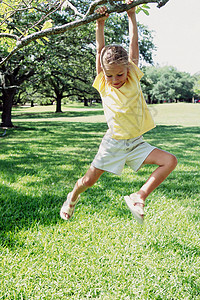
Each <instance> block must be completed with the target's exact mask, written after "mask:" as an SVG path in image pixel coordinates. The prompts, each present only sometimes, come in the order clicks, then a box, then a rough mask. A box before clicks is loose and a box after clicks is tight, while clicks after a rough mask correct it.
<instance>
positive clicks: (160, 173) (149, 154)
mask: <svg viewBox="0 0 200 300" xmlns="http://www.w3.org/2000/svg"><path fill="white" fill-rule="evenodd" d="M132 1H133V0H126V3H127V4H130V3H131V2H132ZM106 11H107V8H106V7H105V6H103V7H101V8H99V9H98V10H97V11H96V12H97V13H100V14H102V15H103V16H102V17H101V18H100V19H98V20H97V22H96V47H97V54H96V70H97V77H96V79H95V81H94V83H93V86H94V87H95V88H96V89H97V90H98V91H99V93H100V95H101V98H102V103H103V107H104V113H105V117H106V120H107V123H108V128H109V129H108V131H107V133H106V134H105V136H104V137H103V140H102V142H101V145H100V147H99V151H98V153H97V155H96V157H95V158H94V160H93V162H92V164H91V166H90V168H89V170H88V171H87V172H86V174H85V175H84V176H83V177H82V178H80V179H79V180H78V181H77V182H76V184H75V186H74V189H73V190H72V192H71V193H69V194H68V196H67V200H66V201H65V202H64V204H63V206H62V208H61V211H60V216H61V218H63V219H64V220H68V219H70V218H71V216H72V215H73V212H74V208H75V205H76V203H77V202H78V200H79V196H80V194H81V193H82V192H84V191H85V190H87V189H88V188H89V187H91V186H93V185H94V184H95V183H96V181H97V180H98V179H99V178H100V176H101V175H102V174H103V173H104V172H105V171H107V172H111V173H114V174H117V175H120V174H121V172H122V170H123V167H124V165H125V163H126V164H127V165H129V166H130V167H131V168H132V169H133V170H134V171H138V170H139V169H140V167H141V166H142V165H143V164H155V165H157V168H156V169H155V171H154V172H153V173H152V174H151V175H150V177H149V178H148V180H147V181H146V183H145V184H144V185H143V186H142V187H141V188H140V190H139V191H137V192H136V193H133V194H130V195H129V196H125V197H124V199H125V201H126V203H127V205H128V207H129V209H130V211H131V212H132V214H133V216H134V217H135V218H136V220H137V221H138V222H139V223H141V224H142V223H143V219H144V203H145V199H146V198H147V197H148V195H149V194H150V193H151V192H152V191H153V190H154V189H155V188H156V187H158V186H159V185H160V184H161V183H162V182H163V180H164V179H165V178H166V177H167V176H168V175H169V174H170V173H171V172H172V171H173V170H174V168H175V167H176V165H177V159H176V157H175V156H174V155H172V154H170V153H168V152H165V151H163V150H160V149H158V148H156V147H154V146H151V145H150V144H148V143H147V142H145V141H144V140H143V137H142V134H144V133H145V132H147V131H149V130H151V129H152V128H154V127H155V124H154V121H153V119H152V116H151V114H150V112H149V110H148V107H147V105H146V102H145V100H144V98H143V95H142V91H141V88H140V79H141V77H142V76H143V73H142V72H141V71H140V69H139V68H138V61H139V48H138V32H137V23H136V16H135V8H132V9H130V10H128V11H127V14H128V20H129V38H130V45H129V54H128V53H127V52H126V50H125V49H124V48H123V47H122V46H120V45H108V46H105V40H104V25H105V20H106V19H107V18H108V14H107V13H106Z"/></svg>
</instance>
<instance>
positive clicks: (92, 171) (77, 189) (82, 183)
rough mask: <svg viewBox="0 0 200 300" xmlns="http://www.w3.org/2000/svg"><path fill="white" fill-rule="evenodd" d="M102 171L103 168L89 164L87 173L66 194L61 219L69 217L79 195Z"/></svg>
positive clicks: (92, 183) (95, 180)
mask: <svg viewBox="0 0 200 300" xmlns="http://www.w3.org/2000/svg"><path fill="white" fill-rule="evenodd" d="M103 173H104V171H103V170H100V169H97V168H95V167H93V166H91V167H90V168H89V170H88V171H87V173H86V174H85V175H84V176H83V177H82V178H80V179H79V180H78V181H77V182H76V184H75V186H74V189H73V190H72V192H71V193H69V194H68V196H67V200H66V201H65V202H64V203H63V206H62V208H61V211H60V216H61V218H62V219H64V220H69V219H70V218H71V216H72V215H73V212H74V208H75V205H76V203H77V202H78V198H79V195H80V194H81V193H83V192H84V191H86V190H87V189H88V188H89V187H91V186H93V185H94V184H95V183H96V182H97V180H98V179H99V177H100V176H101V175H102V174H103Z"/></svg>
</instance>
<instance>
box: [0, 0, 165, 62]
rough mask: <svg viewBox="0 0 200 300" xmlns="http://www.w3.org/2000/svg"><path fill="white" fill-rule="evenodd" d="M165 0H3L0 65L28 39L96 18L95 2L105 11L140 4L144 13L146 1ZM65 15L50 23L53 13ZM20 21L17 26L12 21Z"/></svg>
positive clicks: (161, 0)
mask: <svg viewBox="0 0 200 300" xmlns="http://www.w3.org/2000/svg"><path fill="white" fill-rule="evenodd" d="M168 1H169V0H135V1H133V2H132V3H131V4H129V5H127V4H125V3H124V1H120V0H95V1H91V0H88V1H85V0H81V1H75V0H72V1H68V0H49V1H44V0H43V1H42V0H39V1H35V0H23V1H20V0H15V1H13V0H4V1H1V7H0V30H1V33H0V38H1V43H3V44H4V45H6V46H7V51H8V52H9V54H8V55H6V56H5V57H3V59H2V61H1V63H0V64H3V63H5V62H6V61H7V60H8V59H9V58H10V57H12V56H13V55H14V54H15V53H16V52H17V51H19V49H21V48H23V47H25V46H26V45H28V44H29V43H30V42H32V41H34V40H37V41H38V42H39V43H41V40H40V39H41V38H43V39H45V40H47V39H48V38H47V37H48V36H50V35H55V34H60V33H64V32H66V31H69V30H71V29H73V28H76V27H79V26H82V25H84V24H88V23H90V22H92V21H94V20H96V19H98V18H99V16H100V15H98V14H96V13H95V9H96V8H97V6H98V5H102V4H104V5H107V6H108V13H110V14H111V13H113V12H118V13H121V12H124V11H126V10H128V9H129V8H131V7H134V6H138V5H141V6H140V7H139V8H138V10H137V11H140V10H143V11H144V12H145V13H148V12H147V9H148V6H147V5H146V4H147V3H157V4H158V7H161V6H163V5H165V4H166V3H167V2H168ZM57 11H59V13H60V15H63V16H66V22H65V24H64V25H63V24H62V25H57V24H55V23H54V15H55V12H57ZM25 12H26V13H28V14H29V16H30V22H29V23H25V24H24V23H23V16H24V15H25ZM19 19H20V20H22V22H21V25H20V26H19V24H18V23H16V22H15V21H16V20H19Z"/></svg>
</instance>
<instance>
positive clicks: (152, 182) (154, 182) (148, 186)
mask: <svg viewBox="0 0 200 300" xmlns="http://www.w3.org/2000/svg"><path fill="white" fill-rule="evenodd" d="M144 164H154V165H158V168H157V169H156V170H155V171H154V172H153V173H152V174H151V176H150V177H149V178H148V180H147V181H146V182H145V184H144V185H143V186H142V187H141V188H140V190H139V191H138V192H137V193H136V194H137V195H138V196H139V198H140V199H142V200H143V201H145V199H146V198H147V196H148V195H149V194H150V193H151V192H153V190H155V188H157V187H158V186H159V185H160V184H161V183H162V182H163V181H164V180H165V179H166V178H167V176H168V175H169V174H170V173H171V172H172V171H173V170H174V169H175V167H176V165H177V159H176V157H175V156H174V155H172V154H171V153H169V152H166V151H163V150H160V149H158V148H156V149H154V150H153V151H152V152H151V153H150V154H149V156H148V157H147V158H146V160H145V161H144Z"/></svg>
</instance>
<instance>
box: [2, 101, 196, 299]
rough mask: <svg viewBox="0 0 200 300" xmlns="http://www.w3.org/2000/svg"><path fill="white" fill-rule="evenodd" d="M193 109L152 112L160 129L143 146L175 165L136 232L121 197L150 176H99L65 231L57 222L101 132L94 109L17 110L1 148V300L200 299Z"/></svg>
mask: <svg viewBox="0 0 200 300" xmlns="http://www.w3.org/2000/svg"><path fill="white" fill-rule="evenodd" d="M164 107H166V113H165V114H164V113H163V108H164ZM194 107H195V113H194V114H193V113H192V112H193V110H194ZM178 108H180V109H178ZM199 108H200V106H198V105H195V104H191V105H190V104H188V105H183V104H180V106H179V104H178V105H174V106H173V104H172V105H166V106H165V105H162V106H161V105H158V106H155V107H154V106H153V109H156V110H157V114H156V120H157V124H158V126H157V127H156V128H155V129H154V130H152V131H150V132H149V133H147V134H145V139H146V140H147V141H148V142H150V143H152V144H154V145H156V146H158V147H161V148H162V149H164V150H167V151H170V152H172V153H174V154H175V155H176V156H177V158H178V161H179V164H178V166H177V168H176V170H175V171H174V172H173V173H172V174H171V175H170V176H169V177H168V179H167V180H166V181H165V182H164V183H163V184H162V185H161V186H160V187H159V188H157V189H156V190H155V191H154V192H153V193H152V194H151V195H150V196H149V198H148V201H147V204H146V207H145V213H146V216H145V223H144V225H143V226H140V225H138V224H137V223H136V222H135V221H134V220H133V217H132V216H131V213H130V212H129V210H128V209H127V207H126V205H125V203H124V200H123V196H124V195H126V194H127V193H131V192H134V191H136V190H137V189H138V188H139V187H140V186H141V185H142V184H143V183H144V182H145V180H146V179H147V177H148V176H149V174H150V172H152V170H153V166H145V167H144V168H142V169H141V170H140V171H139V172H138V173H137V174H135V173H133V172H132V171H131V170H130V169H129V168H125V169H124V171H123V174H122V176H121V177H118V176H115V175H111V174H108V173H105V174H104V175H103V176H102V177H101V178H100V180H99V181H98V182H97V184H96V185H95V186H94V187H92V188H91V189H89V190H88V191H86V192H85V193H84V194H82V195H81V200H80V202H79V203H78V205H77V207H76V210H75V214H74V216H73V217H72V219H71V220H70V221H69V222H65V221H63V220H61V219H60V217H59V210H60V207H61V205H62V203H63V201H64V199H65V198H66V196H67V193H68V192H69V191H70V190H71V189H72V187H73V185H74V183H75V182H76V180H77V179H78V178H79V177H80V176H83V175H84V173H85V172H86V170H87V169H88V167H89V165H90V162H91V161H92V159H93V157H94V155H95V154H96V151H97V149H98V146H99V143H100V141H101V138H102V136H103V134H104V132H105V130H106V128H107V127H106V124H105V123H104V121H103V117H102V111H101V109H98V110H93V109H90V108H88V111H87V110H86V111H85V110H83V111H81V109H80V108H78V107H70V109H67V107H64V113H63V114H58V115H56V114H52V112H51V110H52V108H49V107H45V108H39V107H38V108H33V109H30V108H23V109H16V110H15V111H14V115H13V121H14V123H15V125H17V127H16V128H14V129H10V130H8V131H7V134H6V136H5V137H2V138H1V139H0V143H1V148H0V159H1V161H0V165H1V168H0V177H1V183H0V191H1V198H0V199H1V200H0V201H1V206H0V215H1V219H0V229H1V232H0V241H1V246H0V262H1V266H0V286H1V289H0V299H6V300H7V299H12V300H13V299H28V300H29V299H33V300H35V299H55V300H57V299H74V300H77V299H109V300H110V299H111V300H112V299H114V300H115V299H116V300H118V299H123V300H129V299H142V300H144V299H200V293H199V291H200V268H199V265H200V259H199V257H200V228H199V221H200V217H199V204H200V196H199V195H200V176H199V175H200V147H199V138H200V127H199V125H200V123H199V122H200V121H199V118H197V117H196V114H197V113H196V112H197V111H198V110H199ZM174 109H175V112H176V113H175V112H174ZM50 112H51V113H50ZM172 112H173V113H172ZM70 113H71V114H70ZM76 113H77V114H76ZM182 114H184V118H185V120H186V122H185V123H186V124H184V122H183V121H184V120H183V119H182V118H181V115H182ZM164 117H165V118H164ZM173 117H174V119H173ZM83 118H84V122H83ZM159 118H160V119H159ZM69 119H70V120H69ZM94 120H96V123H95V121H94ZM97 120H99V122H98V121H97ZM165 120H166V122H165ZM169 120H170V122H171V124H173V125H170V124H169ZM178 120H180V122H178ZM175 122H177V123H175ZM159 124H160V125H159Z"/></svg>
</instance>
